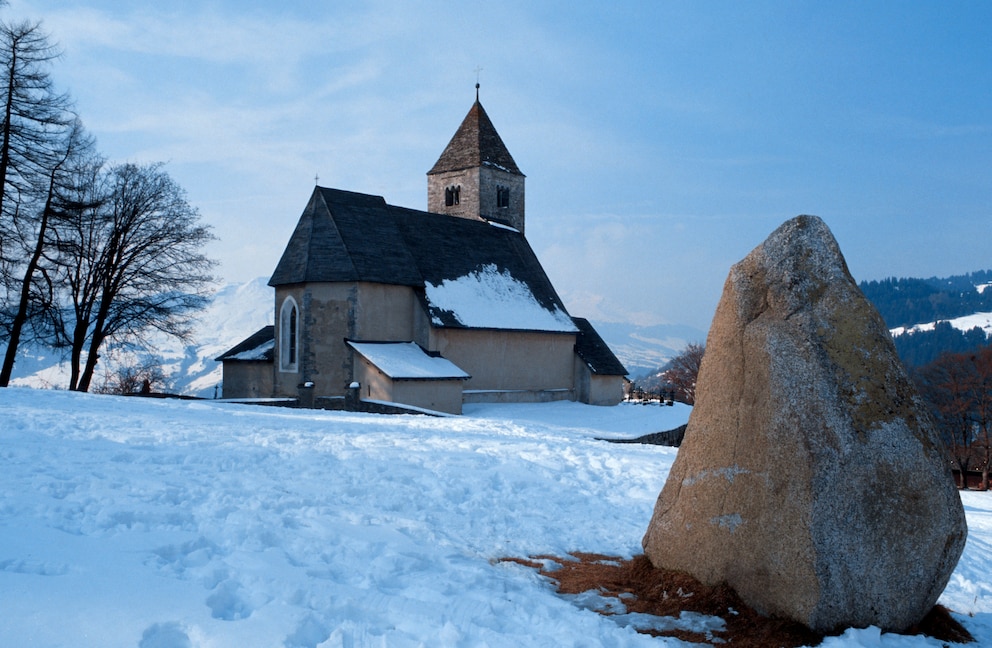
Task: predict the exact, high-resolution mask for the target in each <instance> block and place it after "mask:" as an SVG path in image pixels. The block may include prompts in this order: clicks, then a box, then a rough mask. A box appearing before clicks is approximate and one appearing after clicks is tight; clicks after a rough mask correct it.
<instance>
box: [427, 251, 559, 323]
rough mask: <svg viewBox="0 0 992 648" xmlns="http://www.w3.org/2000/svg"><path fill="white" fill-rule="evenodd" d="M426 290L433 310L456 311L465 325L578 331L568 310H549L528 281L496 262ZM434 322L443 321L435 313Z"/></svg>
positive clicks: (458, 318) (455, 314)
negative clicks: (535, 294)
mask: <svg viewBox="0 0 992 648" xmlns="http://www.w3.org/2000/svg"><path fill="white" fill-rule="evenodd" d="M425 291H426V294H427V301H428V302H430V304H431V308H432V309H436V310H442V311H448V312H450V313H452V314H454V316H455V318H456V319H457V320H458V321H459V322H460V323H461V325H462V326H467V327H471V328H494V329H513V330H524V331H560V332H566V333H574V332H576V331H577V330H578V329H576V328H575V324H574V323H573V322H572V318H571V317H569V316H568V313H566V312H565V311H563V310H561V309H560V308H555V310H553V311H551V310H548V309H547V308H545V307H544V306H542V305H541V304H540V303H539V302H538V301H537V298H535V297H534V293H532V292H531V290H530V288H529V287H528V286H527V284H525V283H523V282H522V281H519V280H517V279H516V278H515V277H513V275H511V274H510V273H509V271H507V270H504V271H503V272H500V271H499V270H498V269H497V268H496V266H495V265H494V264H488V265H485V266H483V267H482V268H481V269H479V270H477V271H475V272H471V273H469V274H467V275H465V276H462V277H458V278H457V279H445V280H444V281H442V282H441V284H440V285H434V284H432V283H430V282H427V284H426V285H425ZM434 323H435V324H438V325H440V324H441V321H440V319H438V318H437V317H436V316H435V317H434Z"/></svg>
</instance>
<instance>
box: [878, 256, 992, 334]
mask: <svg viewBox="0 0 992 648" xmlns="http://www.w3.org/2000/svg"><path fill="white" fill-rule="evenodd" d="M990 283H992V270H981V271H978V272H972V273H971V274H967V275H958V276H954V277H947V278H945V279H939V278H937V277H931V278H929V279H897V278H894V277H893V278H889V279H882V280H881V281H862V282H861V284H860V286H861V290H862V291H863V292H864V294H865V296H866V297H868V299H870V300H871V302H872V303H873V304H875V308H877V309H878V311H879V312H880V313H881V314H882V317H883V318H885V323H886V324H887V325H888V327H889V328H890V329H893V328H896V327H899V326H907V327H908V326H912V325H913V324H923V323H926V322H936V321H938V320H948V319H954V318H956V317H961V316H962V315H970V314H972V313H981V312H992V290H985V289H984V287H985V286H987V285H989V284H990ZM976 286H977V287H978V288H976Z"/></svg>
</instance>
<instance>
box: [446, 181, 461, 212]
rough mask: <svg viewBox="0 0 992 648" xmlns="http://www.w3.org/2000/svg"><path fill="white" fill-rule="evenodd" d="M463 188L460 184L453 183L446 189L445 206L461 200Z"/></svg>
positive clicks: (455, 203)
mask: <svg viewBox="0 0 992 648" xmlns="http://www.w3.org/2000/svg"><path fill="white" fill-rule="evenodd" d="M461 193H462V188H461V186H460V185H453V186H451V187H448V188H446V189H445V190H444V206H445V207H451V206H453V205H457V204H458V203H459V202H461Z"/></svg>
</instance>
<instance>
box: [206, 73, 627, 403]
mask: <svg viewBox="0 0 992 648" xmlns="http://www.w3.org/2000/svg"><path fill="white" fill-rule="evenodd" d="M524 231H525V222H524V174H523V173H521V172H520V169H519V168H518V167H517V164H516V162H515V161H514V160H513V157H512V156H511V155H510V152H509V151H508V150H507V148H506V146H505V144H504V143H503V140H502V139H501V138H500V136H499V133H497V132H496V129H495V127H494V126H493V124H492V122H491V121H490V119H489V116H488V115H487V114H486V111H485V110H484V109H483V107H482V104H481V103H480V102H479V97H478V85H477V86H476V100H475V103H474V104H473V105H472V107H471V109H470V110H469V112H468V115H466V117H465V119H464V120H463V121H462V123H461V125H460V126H459V127H458V130H457V131H456V132H455V134H454V136H453V137H452V138H451V141H450V142H449V143H448V145H447V147H446V148H445V149H444V151H443V152H442V153H441V157H440V158H439V159H438V161H437V163H436V164H435V165H434V166H433V168H431V170H430V171H428V172H427V211H426V212H425V211H419V210H415V209H408V208H405V207H397V206H394V205H389V204H387V203H386V201H385V200H384V199H383V198H382V197H381V196H373V195H368V194H361V193H355V192H350V191H343V190H340V189H330V188H326V187H320V186H318V187H316V188H315V189H314V191H313V194H312V195H311V196H310V200H309V202H308V203H307V206H306V208H305V209H304V210H303V215H302V216H300V220H299V222H298V223H297V225H296V229H295V231H294V232H293V234H292V236H291V237H290V239H289V243H288V244H287V245H286V249H285V251H284V252H283V254H282V257H281V258H280V260H279V263H278V264H277V265H276V268H275V271H274V272H273V273H272V277H271V279H270V280H269V285H270V286H272V287H273V288H275V319H274V321H275V325H273V326H267V327H265V328H263V329H262V330H260V331H257V332H256V333H254V334H252V335H251V336H250V337H248V338H247V339H246V340H244V341H242V342H241V343H239V344H238V345H236V346H235V347H233V348H232V349H230V350H229V351H227V352H226V353H224V354H223V355H221V356H220V357H218V358H217V360H219V361H221V362H222V363H223V376H224V377H223V395H224V398H247V399H262V398H284V399H295V400H296V401H297V402H298V403H299V404H300V405H301V406H304V407H322V408H329V409H359V410H365V411H424V410H426V411H432V412H445V413H452V414H460V413H461V410H462V405H463V404H464V403H478V402H546V401H554V400H577V401H581V402H584V403H590V404H596V405H615V404H617V403H618V402H620V400H621V399H622V397H623V382H624V376H625V375H626V373H627V371H626V369H625V368H624V366H623V365H622V364H621V363H620V361H619V360H618V359H617V358H616V356H615V355H614V354H613V352H612V351H611V350H610V349H609V347H608V346H607V345H606V343H605V342H604V341H603V340H602V338H601V337H600V336H599V335H598V334H597V333H596V331H595V329H594V328H593V327H592V325H591V324H590V323H589V322H588V321H587V320H584V319H581V318H576V317H572V316H570V315H569V314H568V312H567V310H566V309H565V305H564V304H563V303H562V300H561V298H560V297H559V296H558V294H557V292H555V289H554V286H552V285H551V281H550V280H549V279H548V276H547V275H546V274H545V272H544V269H543V268H542V267H541V263H540V261H538V259H537V256H536V255H535V254H534V251H533V250H532V249H531V247H530V245H529V244H528V242H527V239H526V238H525V237H524Z"/></svg>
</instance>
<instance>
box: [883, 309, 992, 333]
mask: <svg viewBox="0 0 992 648" xmlns="http://www.w3.org/2000/svg"><path fill="white" fill-rule="evenodd" d="M942 321H946V322H948V323H949V324H950V325H951V326H952V327H954V328H956V329H958V330H959V331H970V330H971V329H973V328H975V327H976V326H977V327H978V328H980V329H982V330H983V331H985V335H986V336H989V335H992V313H972V314H971V315H964V316H962V317H955V318H954V319H949V320H942ZM936 324H937V323H936V322H929V323H926V324H916V325H914V326H908V327H907V326H899V327H896V328H894V329H891V330H890V331H889V332H890V333H891V334H892V335H893V336H898V335H902V334H903V333H915V332H917V331H932V330H933V329H934V327H935V326H936Z"/></svg>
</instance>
